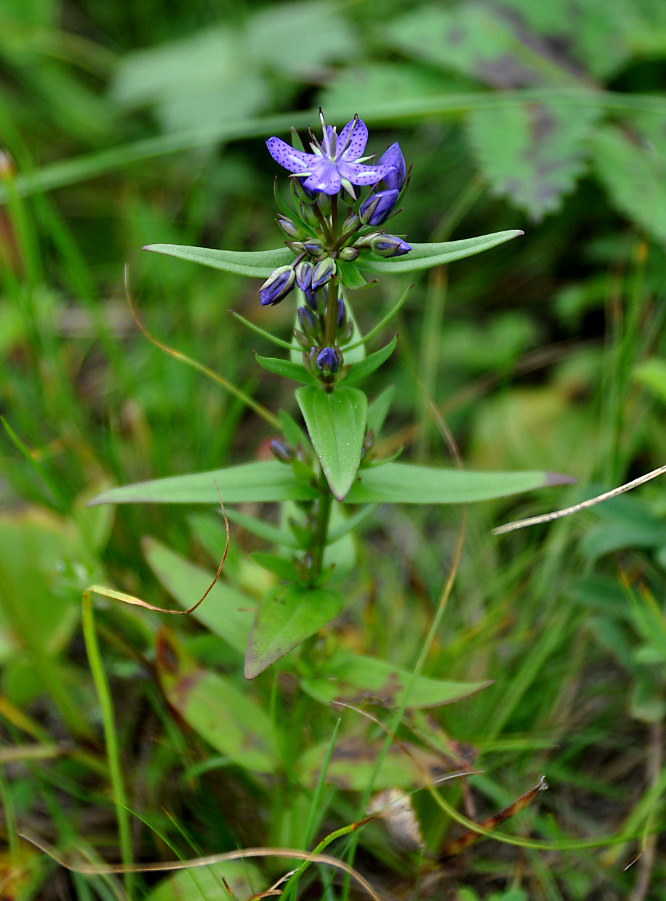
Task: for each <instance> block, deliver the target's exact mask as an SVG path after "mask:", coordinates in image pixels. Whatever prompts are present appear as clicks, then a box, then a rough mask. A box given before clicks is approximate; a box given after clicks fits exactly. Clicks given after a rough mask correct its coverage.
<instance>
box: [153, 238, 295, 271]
mask: <svg viewBox="0 0 666 901" xmlns="http://www.w3.org/2000/svg"><path fill="white" fill-rule="evenodd" d="M143 249H144V250H150V251H152V252H153V253H162V254H164V255H165V256H168V257H176V259H178V260H187V261H188V262H190V263H200V264H201V265H202V266H210V267H211V268H212V269H222V270H224V272H235V273H236V274H237V275H250V276H254V277H256V278H268V276H269V275H270V274H271V272H272V271H273V270H274V269H277V268H279V267H280V266H287V265H289V263H291V261H292V260H293V259H294V254H293V253H292V251H291V250H289V248H288V247H276V248H275V250H257V251H241V250H214V249H213V248H210V247H189V246H188V245H186V244H148V245H146V247H144V248H143Z"/></svg>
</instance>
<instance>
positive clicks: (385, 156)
mask: <svg viewBox="0 0 666 901" xmlns="http://www.w3.org/2000/svg"><path fill="white" fill-rule="evenodd" d="M377 165H378V166H392V167H393V168H392V170H391V171H390V172H388V173H387V174H386V175H385V176H384V184H385V185H386V187H387V188H388V189H389V190H397V191H399V190H400V188H402V185H403V182H404V180H405V174H406V172H407V166H406V165H405V158H404V156H403V155H402V150H401V149H400V145H399V144H397V143H395V144H391V146H390V147H389V148H388V150H386V151H385V152H384V153H382V155H381V156H380V157H379V159H378V160H377Z"/></svg>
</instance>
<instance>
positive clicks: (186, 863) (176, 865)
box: [19, 831, 382, 901]
mask: <svg viewBox="0 0 666 901" xmlns="http://www.w3.org/2000/svg"><path fill="white" fill-rule="evenodd" d="M19 836H20V837H21V838H23V839H25V840H26V841H27V842H30V844H32V845H34V846H35V847H36V848H39V850H40V851H42V852H43V853H44V854H46V855H47V856H48V857H50V858H51V860H53V861H55V862H56V863H57V864H59V865H60V866H61V867H64V868H65V869H66V870H70V871H71V872H72V873H80V874H81V875H82V876H103V875H111V874H114V873H170V872H173V871H174V870H190V869H198V868H200V867H209V866H212V865H213V864H216V863H224V862H225V861H229V860H244V859H245V858H248V857H284V858H287V859H289V860H304V861H307V862H308V863H321V864H325V865H326V866H329V867H334V868H335V869H337V870H342V872H344V873H346V874H347V875H348V876H350V877H351V878H352V879H353V880H354V881H355V882H356V883H357V884H358V885H360V886H361V888H362V889H363V890H364V891H365V892H366V894H368V895H369V896H370V897H371V898H372V899H373V901H382V898H381V897H380V895H378V894H377V892H376V891H375V890H374V888H373V887H372V886H371V885H370V883H369V882H368V880H367V879H365V878H364V877H363V876H362V875H361V874H360V873H359V872H358V870H355V869H354V868H353V867H351V866H349V864H347V863H345V862H344V861H343V860H339V859H338V858H337V857H332V856H331V855H330V854H310V853H308V852H307V851H297V850H295V849H293V848H269V847H259V848H241V849H239V850H236V851H225V852H224V853H221V854H210V855H208V856H207V857H194V858H191V859H190V860H174V861H159V862H155V863H134V864H127V865H125V864H119V863H115V864H92V863H86V862H82V863H78V864H77V863H73V862H71V861H68V860H65V858H63V857H61V856H60V855H59V854H58V853H57V852H56V851H55V849H54V848H52V847H50V846H49V845H47V844H46V843H45V842H43V841H42V840H41V839H39V838H37V836H35V835H34V834H33V833H32V832H27V831H23V832H19Z"/></svg>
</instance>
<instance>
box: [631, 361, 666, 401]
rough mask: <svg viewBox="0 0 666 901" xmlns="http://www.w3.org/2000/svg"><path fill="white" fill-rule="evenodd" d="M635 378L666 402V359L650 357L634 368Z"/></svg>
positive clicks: (654, 395)
mask: <svg viewBox="0 0 666 901" xmlns="http://www.w3.org/2000/svg"><path fill="white" fill-rule="evenodd" d="M633 380H634V381H635V382H636V383H637V384H639V385H642V386H643V387H644V388H646V389H647V390H648V391H649V392H650V394H651V395H652V396H653V397H655V398H656V399H657V400H659V401H661V403H666V360H661V359H659V357H650V358H649V359H647V360H643V361H642V362H641V363H639V364H638V365H637V366H635V367H634V370H633Z"/></svg>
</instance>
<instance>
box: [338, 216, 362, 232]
mask: <svg viewBox="0 0 666 901" xmlns="http://www.w3.org/2000/svg"><path fill="white" fill-rule="evenodd" d="M360 224H361V220H360V219H359V217H358V213H351V214H350V215H349V216H347V218H346V219H345V221H344V222H343V223H342V228H341V229H340V233H341V234H343V235H350V234H351V233H352V232H355V231H356V229H357V228H358V227H359V226H360Z"/></svg>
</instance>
